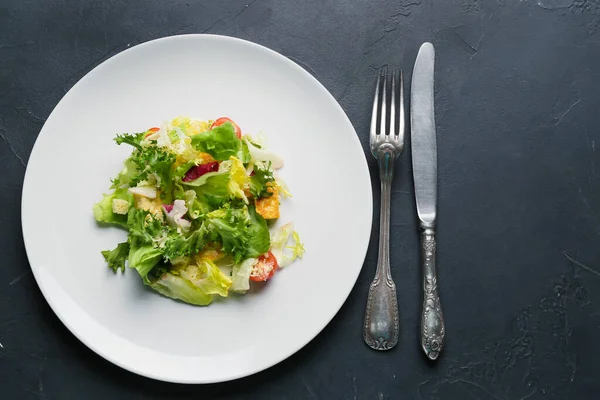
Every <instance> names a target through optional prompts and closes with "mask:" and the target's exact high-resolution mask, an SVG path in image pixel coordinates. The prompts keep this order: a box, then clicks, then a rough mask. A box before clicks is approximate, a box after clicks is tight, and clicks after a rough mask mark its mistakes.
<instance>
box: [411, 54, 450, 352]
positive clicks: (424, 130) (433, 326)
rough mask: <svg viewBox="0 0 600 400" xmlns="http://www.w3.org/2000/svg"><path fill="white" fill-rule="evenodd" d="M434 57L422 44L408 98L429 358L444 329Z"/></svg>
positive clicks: (437, 348)
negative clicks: (439, 285)
mask: <svg viewBox="0 0 600 400" xmlns="http://www.w3.org/2000/svg"><path fill="white" fill-rule="evenodd" d="M434 60H435V50H434V48H433V45H432V44H431V43H423V45H422V46H421V48H420V49H419V54H418V55H417V60H416V61H415V67H414V70H413V75H412V86H411V99H410V102H411V105H410V123H411V147H412V165H413V178H414V182H415V197H416V203H417V215H418V217H419V230H420V234H421V263H422V268H423V308H422V311H421V346H422V347H423V351H425V354H426V355H427V357H428V358H429V359H431V360H435V359H436V358H438V356H439V354H440V352H441V350H442V347H443V345H444V335H445V331H446V329H445V327H444V317H443V315H442V308H441V305H440V298H439V295H438V290H437V277H436V273H435V248H436V243H435V219H436V208H437V207H436V204H437V145H436V139H435V113H434V105H433V98H434V95H433V72H434Z"/></svg>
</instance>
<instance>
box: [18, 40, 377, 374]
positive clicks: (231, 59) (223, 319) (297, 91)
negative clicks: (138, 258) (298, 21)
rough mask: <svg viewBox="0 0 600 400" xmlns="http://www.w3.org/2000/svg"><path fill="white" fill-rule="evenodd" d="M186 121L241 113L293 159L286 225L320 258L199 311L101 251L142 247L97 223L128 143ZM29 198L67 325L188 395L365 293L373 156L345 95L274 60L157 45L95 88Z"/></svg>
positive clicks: (41, 271) (136, 50)
mask: <svg viewBox="0 0 600 400" xmlns="http://www.w3.org/2000/svg"><path fill="white" fill-rule="evenodd" d="M176 116H190V117H194V118H199V119H215V118H217V117H219V116H229V117H231V118H232V119H233V120H234V121H236V122H237V123H238V124H239V125H240V126H241V127H242V129H243V130H244V131H245V132H248V133H258V132H263V133H264V134H265V135H266V136H267V137H268V140H269V148H271V149H273V150H274V151H276V152H278V153H279V154H280V155H281V156H282V157H283V159H284V160H285V166H284V168H283V169H282V170H281V176H282V177H283V178H284V179H285V181H286V182H287V184H288V186H289V187H290V190H291V192H292V194H293V198H291V199H288V200H285V201H283V202H282V210H281V215H282V218H281V223H285V222H288V221H294V222H295V224H296V230H297V231H298V232H299V233H300V235H301V237H302V239H303V242H304V245H305V248H306V253H305V256H304V258H303V259H302V260H300V261H299V262H296V263H294V264H292V265H290V266H289V267H287V268H285V269H284V270H282V271H281V272H279V273H278V274H277V275H276V276H275V277H274V278H273V279H272V280H271V281H269V282H268V284H266V285H265V286H264V288H263V289H262V290H260V291H256V292H253V293H249V294H247V295H246V296H230V297H228V298H226V299H223V300H221V301H215V302H213V304H211V305H210V306H208V307H197V306H191V305H188V304H184V303H181V302H177V301H174V300H171V299H168V298H166V297H163V296H161V295H159V294H158V293H156V292H153V291H151V290H150V289H148V288H146V287H144V285H143V283H142V281H141V280H140V278H139V276H137V274H136V273H135V271H132V270H127V271H125V273H124V274H120V273H119V274H114V273H113V272H112V271H111V270H110V269H109V268H107V266H106V263H105V261H104V259H103V257H102V255H101V254H100V251H101V250H105V249H112V248H114V247H115V245H116V243H118V242H121V241H123V240H124V239H125V237H126V232H124V231H122V230H119V229H117V228H111V227H100V226H98V225H97V224H96V222H95V221H94V217H93V214H92V206H93V204H94V203H95V202H97V201H98V200H99V199H100V198H101V196H102V193H104V192H107V191H108V186H109V185H110V178H111V177H114V176H115V175H116V174H117V173H118V171H119V170H120V169H121V167H122V162H123V160H124V159H125V158H126V157H127V156H128V154H129V153H130V151H131V149H130V148H127V146H117V145H116V144H115V143H114V141H113V137H114V136H115V134H116V133H123V132H139V131H140V130H144V129H147V128H148V127H150V126H155V125H159V124H161V123H162V122H163V121H165V120H169V119H171V118H174V117H176ZM22 201H23V203H22V222H23V236H24V240H25V246H26V249H27V255H28V257H29V261H30V264H31V268H32V270H33V273H34V275H35V278H36V280H37V283H38V285H39V287H40V289H41V291H42V293H43V294H44V296H45V298H46V300H47V301H48V303H49V304H50V306H51V307H52V309H53V310H54V312H55V313H56V315H58V317H59V318H60V319H61V321H62V322H63V323H64V324H65V325H66V326H67V327H68V328H69V329H70V330H71V332H73V334H75V336H77V337H78V338H79V339H80V340H81V341H82V342H83V343H85V344H86V345H87V346H88V347H90V348H91V349H92V350H93V351H95V352H96V353H98V354H99V355H101V356H102V357H104V358H106V359H107V360H109V361H111V362H112V363H114V364H116V365H119V366H121V367H123V368H125V369H127V370H130V371H133V372H135V373H137V374H140V375H144V376H147V377H151V378H154V379H159V380H164V381H171V382H181V383H209V382H219V381H226V380H231V379H236V378H240V377H243V376H247V375H250V374H253V373H256V372H258V371H261V370H264V369H266V368H268V367H270V366H272V365H274V364H276V363H278V362H280V361H282V360H284V359H285V358H287V357H289V356H290V355H292V354H293V353H295V352H296V351H298V350H299V349H300V348H302V347H303V346H304V345H306V344H307V343H308V342H309V341H310V340H312V339H313V338H314V337H315V336H316V335H317V334H318V333H319V332H320V331H321V330H322V329H323V328H324V327H325V326H326V325H327V324H328V323H329V321H330V320H331V319H332V318H333V317H334V315H335V314H336V313H337V312H338V310H339V309H340V307H341V306H342V304H343V303H344V301H345V300H346V298H347V297H348V295H349V293H350V291H351V289H352V287H353V286H354V284H355V282H356V279H357V277H358V274H359V271H360V269H361V267H362V263H363V261H364V257H365V253H366V250H367V246H368V241H369V235H370V231H371V219H372V211H373V210H372V192H371V183H370V178H369V173H368V169H367V163H366V159H365V154H364V152H363V150H362V147H361V145H360V143H359V140H358V138H357V136H356V132H355V131H354V129H353V127H352V125H351V123H350V121H349V120H348V118H347V117H346V115H345V114H344V112H343V110H342V108H341V107H340V106H339V105H338V103H337V102H336V101H335V99H334V98H333V97H332V96H331V95H330V93H329V92H328V91H327V90H326V89H325V88H324V87H323V86H322V85H321V84H320V83H319V82H318V81H317V80H316V79H314V78H313V77H312V76H311V75H309V74H308V73H307V72H306V71H305V70H303V69H302V68H300V67H299V66H298V65H296V64H295V63H293V62H292V61H290V60H289V59H287V58H286V57H284V56H282V55H280V54H278V53H276V52H274V51H272V50H269V49H267V48H265V47H262V46H260V45H257V44H253V43H250V42H247V41H243V40H239V39H234V38H229V37H224V36H213V35H185V36H174V37H168V38H163V39H159V40H154V41H151V42H147V43H144V44H141V45H139V46H135V47H133V48H131V49H128V50H126V51H124V52H122V53H120V54H118V55H116V56H114V57H112V58H111V59H109V60H107V61H105V62H103V63H102V64H101V65H99V66H98V67H96V68H94V70H92V71H91V72H90V73H88V74H87V75H86V76H85V77H84V78H83V79H81V81H79V82H78V83H77V84H76V85H75V86H74V87H73V88H72V89H71V90H70V91H69V92H68V93H67V94H66V95H65V97H64V98H63V99H62V100H61V101H60V103H59V104H58V105H57V106H56V108H55V109H54V111H53V112H52V114H51V115H50V117H49V118H48V120H47V121H46V123H45V124H44V127H43V129H42V130H41V132H40V135H39V137H38V139H37V141H36V143H35V146H34V148H33V151H32V153H31V158H30V159H29V163H28V166H27V172H26V175H25V182H24V185H23V200H22Z"/></svg>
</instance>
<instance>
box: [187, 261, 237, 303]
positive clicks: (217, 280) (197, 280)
mask: <svg viewBox="0 0 600 400" xmlns="http://www.w3.org/2000/svg"><path fill="white" fill-rule="evenodd" d="M179 275H181V277H182V278H185V279H187V280H189V281H190V282H192V284H193V285H194V286H196V287H197V288H198V289H200V290H202V291H203V292H204V293H206V294H218V295H219V296H221V297H227V294H228V291H229V288H230V287H231V278H229V277H228V276H227V275H225V274H224V273H223V271H221V270H220V269H219V267H217V266H216V264H215V263H213V262H212V261H210V260H201V261H200V262H199V263H198V265H189V266H187V267H186V268H184V269H181V270H179Z"/></svg>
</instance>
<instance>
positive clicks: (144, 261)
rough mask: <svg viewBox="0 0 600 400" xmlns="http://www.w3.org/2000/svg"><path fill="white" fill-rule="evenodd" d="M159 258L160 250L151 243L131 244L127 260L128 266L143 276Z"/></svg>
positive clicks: (160, 255) (160, 257) (160, 256)
mask: <svg viewBox="0 0 600 400" xmlns="http://www.w3.org/2000/svg"><path fill="white" fill-rule="evenodd" d="M161 259H162V252H161V251H160V249H157V248H155V247H154V246H152V245H143V246H136V245H131V249H130V251H129V258H128V262H129V267H130V268H134V269H135V270H137V272H138V273H139V274H140V276H141V277H142V278H144V277H146V275H148V273H149V272H150V271H151V270H152V268H154V267H155V266H156V264H158V263H159V262H160V261H161Z"/></svg>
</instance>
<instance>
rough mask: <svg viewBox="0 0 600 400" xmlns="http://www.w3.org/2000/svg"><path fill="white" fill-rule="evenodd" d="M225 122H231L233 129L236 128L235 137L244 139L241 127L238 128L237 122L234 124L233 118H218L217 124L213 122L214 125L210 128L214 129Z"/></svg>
mask: <svg viewBox="0 0 600 400" xmlns="http://www.w3.org/2000/svg"><path fill="white" fill-rule="evenodd" d="M225 122H231V123H232V124H233V127H234V128H235V136H237V137H238V139H241V138H242V130H241V129H240V127H239V126H237V124H236V123H235V122H233V121H232V120H231V118H227V117H221V118H217V120H216V121H215V122H213V124H212V125H211V126H210V129H212V128H214V127H215V126H219V125H223V124H224V123H225Z"/></svg>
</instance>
